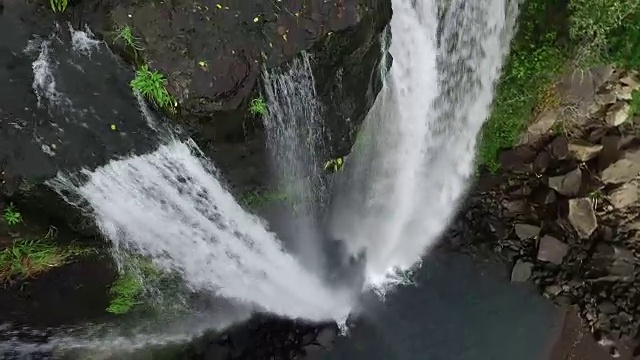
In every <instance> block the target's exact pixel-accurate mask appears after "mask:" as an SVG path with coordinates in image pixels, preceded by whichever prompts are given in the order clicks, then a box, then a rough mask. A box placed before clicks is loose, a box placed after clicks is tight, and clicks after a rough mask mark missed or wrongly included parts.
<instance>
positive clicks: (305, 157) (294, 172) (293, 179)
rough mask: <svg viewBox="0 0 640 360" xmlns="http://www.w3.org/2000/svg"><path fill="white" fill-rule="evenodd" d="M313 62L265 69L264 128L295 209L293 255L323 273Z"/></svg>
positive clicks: (319, 127)
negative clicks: (319, 223)
mask: <svg viewBox="0 0 640 360" xmlns="http://www.w3.org/2000/svg"><path fill="white" fill-rule="evenodd" d="M310 61H311V59H310V56H309V55H308V54H307V53H302V55H301V57H300V58H297V59H295V60H294V61H293V63H292V64H291V66H290V67H289V68H288V69H286V70H284V71H283V70H275V71H266V70H265V71H264V83H265V92H266V95H267V101H268V109H269V113H268V115H267V116H266V117H265V119H264V124H265V130H266V133H267V137H268V141H267V147H268V149H269V152H270V154H271V162H272V164H273V168H274V170H275V171H274V173H275V175H276V176H277V179H278V181H279V182H278V184H277V185H278V188H279V191H281V192H282V193H284V194H285V196H286V199H287V203H288V204H289V205H290V207H291V209H290V210H291V211H290V216H289V218H288V219H287V222H288V228H289V230H290V231H291V232H292V233H294V234H295V235H294V237H293V241H292V242H293V244H292V246H291V248H292V251H293V252H294V253H295V254H297V255H298V257H299V258H300V259H301V260H302V262H303V263H305V264H306V265H307V266H308V267H309V268H310V269H312V270H314V271H316V272H318V271H321V269H322V267H323V265H324V263H323V258H322V256H320V255H321V253H322V251H321V249H320V245H321V238H320V237H319V233H320V231H319V228H318V217H317V215H318V213H317V208H318V207H319V206H321V205H322V203H323V201H322V198H323V195H324V187H325V185H324V184H323V181H322V179H323V174H322V171H321V170H322V164H321V163H320V160H321V159H323V158H324V156H323V153H324V143H323V136H324V129H323V119H322V113H321V106H320V103H319V102H318V98H317V95H316V90H315V81H314V78H313V73H312V70H311V63H310Z"/></svg>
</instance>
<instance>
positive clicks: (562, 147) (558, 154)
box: [549, 136, 569, 160]
mask: <svg viewBox="0 0 640 360" xmlns="http://www.w3.org/2000/svg"><path fill="white" fill-rule="evenodd" d="M549 153H550V154H551V157H553V158H554V159H556V160H564V159H566V158H567V157H568V156H569V140H568V139H567V137H566V136H556V138H555V139H553V141H551V144H550V145H549Z"/></svg>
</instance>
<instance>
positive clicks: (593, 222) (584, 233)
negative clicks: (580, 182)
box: [569, 198, 598, 239]
mask: <svg viewBox="0 0 640 360" xmlns="http://www.w3.org/2000/svg"><path fill="white" fill-rule="evenodd" d="M569 222H570V223H571V225H572V226H573V228H574V229H575V230H576V232H577V233H578V236H580V237H581V238H583V239H586V238H588V237H589V236H591V234H593V232H594V231H595V230H596V228H597V227H598V220H597V219H596V214H595V212H594V210H593V203H592V202H591V200H590V199H589V198H581V199H571V200H569Z"/></svg>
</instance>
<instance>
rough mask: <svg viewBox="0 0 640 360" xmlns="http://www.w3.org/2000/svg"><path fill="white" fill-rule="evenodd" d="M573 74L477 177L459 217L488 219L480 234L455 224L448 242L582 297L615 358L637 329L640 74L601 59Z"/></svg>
mask: <svg viewBox="0 0 640 360" xmlns="http://www.w3.org/2000/svg"><path fill="white" fill-rule="evenodd" d="M577 79H578V77H577V76H575V73H573V72H572V73H569V74H568V75H567V76H565V77H564V78H563V79H561V81H560V82H559V83H558V84H557V85H556V90H555V91H557V96H558V97H559V103H560V105H558V106H556V107H553V108H550V109H545V110H543V111H541V112H540V113H539V114H538V116H537V117H536V119H535V120H534V122H532V123H531V124H530V125H529V127H528V130H527V132H526V133H525V134H524V135H523V137H522V140H521V144H520V145H518V146H517V147H515V148H514V149H511V150H508V151H504V152H502V153H501V154H500V162H501V165H502V169H503V171H502V172H501V173H499V174H496V175H491V174H489V175H486V176H481V177H480V179H479V184H478V188H477V189H476V191H474V192H472V194H471V195H470V198H469V199H468V200H467V205H466V207H467V210H465V211H463V217H462V218H461V220H458V222H460V221H478V220H477V219H482V220H479V222H480V223H479V224H477V225H476V227H475V228H474V230H475V231H477V232H475V233H458V232H456V231H454V232H453V234H451V236H453V237H454V239H458V241H454V243H453V244H452V245H453V247H454V248H455V249H458V250H462V249H464V248H465V247H470V249H471V250H465V251H477V250H478V249H484V250H486V251H489V252H493V253H496V254H499V255H500V257H502V258H503V259H505V260H506V261H507V262H508V263H510V264H512V266H513V267H512V273H511V279H512V281H513V282H523V281H529V280H530V281H533V282H535V284H537V286H538V287H539V288H540V290H541V292H542V293H543V294H544V296H546V297H548V298H550V299H552V300H553V301H554V302H555V303H557V304H558V305H561V306H565V305H571V304H575V305H577V306H578V309H579V312H580V316H581V317H582V318H583V319H584V320H585V324H586V326H588V328H589V329H590V330H591V331H592V332H593V333H594V336H595V337H596V339H597V340H598V342H599V343H600V344H601V345H603V346H605V347H606V348H607V349H608V350H609V351H610V353H611V356H612V357H618V356H619V350H618V349H617V348H616V346H617V344H623V345H622V346H631V347H635V346H636V345H637V344H636V343H635V341H636V340H637V334H638V330H640V328H639V326H640V313H639V312H638V305H639V304H640V303H639V302H638V296H637V288H638V283H637V281H638V280H637V275H638V268H637V265H638V263H639V259H640V258H639V253H638V245H637V241H638V235H640V233H639V232H638V230H640V227H639V225H638V224H639V222H638V221H640V218H638V208H639V206H640V202H639V201H638V196H639V193H640V191H639V187H638V175H640V147H639V146H640V138H639V135H640V132H638V126H639V125H640V117H639V116H638V115H635V116H634V115H633V113H632V112H631V105H630V102H631V100H632V93H633V92H634V91H636V90H637V89H638V88H639V84H638V77H637V73H635V72H622V71H615V70H614V69H613V68H611V67H600V68H596V69H593V70H592V71H591V72H590V73H589V74H587V76H582V77H580V78H579V80H577ZM576 94H577V95H576ZM465 212H466V215H465ZM454 228H455V227H454ZM468 239H472V240H468ZM633 355H634V356H637V355H640V348H635V349H634V350H633Z"/></svg>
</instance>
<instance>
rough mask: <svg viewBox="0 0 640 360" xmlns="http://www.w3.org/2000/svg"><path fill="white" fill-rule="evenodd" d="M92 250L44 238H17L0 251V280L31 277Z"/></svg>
mask: <svg viewBox="0 0 640 360" xmlns="http://www.w3.org/2000/svg"><path fill="white" fill-rule="evenodd" d="M91 252H92V250H89V249H83V248H80V247H76V246H66V247H63V246H59V245H56V244H53V243H51V242H48V241H46V240H39V239H38V240H32V239H18V240H15V241H14V242H13V244H12V245H11V246H10V247H7V248H5V249H4V250H2V251H0V281H7V280H11V279H13V278H33V277H35V276H37V275H38V274H40V273H43V272H45V271H47V270H49V269H52V268H56V267H59V266H62V265H64V264H67V263H68V262H70V261H71V260H72V259H73V258H74V257H76V256H81V255H87V254H89V253H91Z"/></svg>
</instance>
